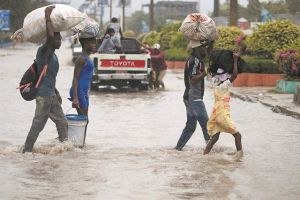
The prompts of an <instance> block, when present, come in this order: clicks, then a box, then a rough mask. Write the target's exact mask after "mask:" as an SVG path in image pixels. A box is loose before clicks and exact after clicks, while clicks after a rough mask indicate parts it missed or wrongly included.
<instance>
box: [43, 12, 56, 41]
mask: <svg viewBox="0 0 300 200" xmlns="http://www.w3.org/2000/svg"><path fill="white" fill-rule="evenodd" d="M54 8H55V6H48V7H47V8H46V9H45V19H46V32H47V42H46V43H48V42H52V41H53V38H54V28H53V24H52V21H51V18H50V15H51V13H52V11H53V9H54Z"/></svg>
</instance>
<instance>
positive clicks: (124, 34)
mask: <svg viewBox="0 0 300 200" xmlns="http://www.w3.org/2000/svg"><path fill="white" fill-rule="evenodd" d="M123 36H124V37H135V32H134V31H131V30H128V31H124V32H123Z"/></svg>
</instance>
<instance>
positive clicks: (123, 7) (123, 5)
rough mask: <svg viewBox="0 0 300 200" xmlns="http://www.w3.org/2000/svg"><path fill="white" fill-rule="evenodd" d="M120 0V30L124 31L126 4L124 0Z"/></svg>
mask: <svg viewBox="0 0 300 200" xmlns="http://www.w3.org/2000/svg"><path fill="white" fill-rule="evenodd" d="M121 1H122V31H125V6H126V0H121Z"/></svg>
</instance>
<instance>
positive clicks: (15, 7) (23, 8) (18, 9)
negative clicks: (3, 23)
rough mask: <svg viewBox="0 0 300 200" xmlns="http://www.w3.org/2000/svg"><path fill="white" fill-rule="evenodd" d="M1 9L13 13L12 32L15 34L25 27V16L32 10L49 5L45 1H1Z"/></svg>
mask: <svg viewBox="0 0 300 200" xmlns="http://www.w3.org/2000/svg"><path fill="white" fill-rule="evenodd" d="M0 5H1V9H3V10H10V11H11V31H12V32H14V31H16V30H17V29H19V28H22V26H23V20H24V18H25V16H26V15H27V14H28V13H29V12H31V11H32V10H34V9H36V8H39V7H42V6H45V5H49V3H48V2H47V1H45V0H22V1H15V0H0Z"/></svg>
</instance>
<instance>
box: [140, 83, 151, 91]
mask: <svg viewBox="0 0 300 200" xmlns="http://www.w3.org/2000/svg"><path fill="white" fill-rule="evenodd" d="M148 89H149V86H148V84H140V85H139V90H143V91H145V90H148Z"/></svg>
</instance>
